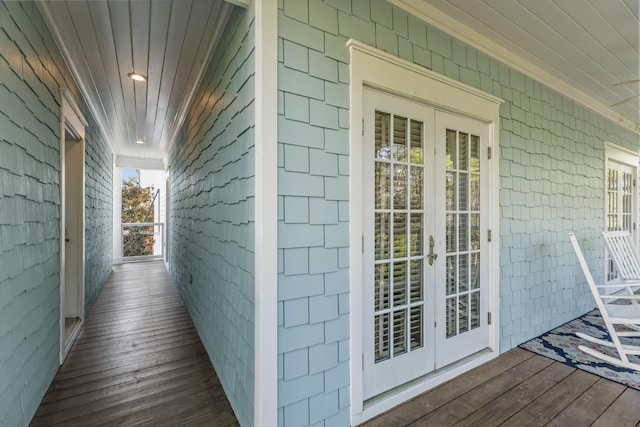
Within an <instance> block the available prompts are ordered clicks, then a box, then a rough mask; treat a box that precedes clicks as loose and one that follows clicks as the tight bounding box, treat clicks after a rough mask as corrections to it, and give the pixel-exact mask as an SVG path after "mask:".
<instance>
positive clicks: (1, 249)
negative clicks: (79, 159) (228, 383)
mask: <svg viewBox="0 0 640 427" xmlns="http://www.w3.org/2000/svg"><path fill="white" fill-rule="evenodd" d="M59 87H66V88H68V89H69V90H70V91H71V93H72V96H73V97H74V98H75V99H79V96H78V91H77V88H76V87H75V84H74V82H73V79H72V78H71V74H70V73H69V71H68V70H67V68H66V66H65V63H64V60H63V58H62V55H61V53H60V52H59V50H58V48H57V46H56V43H55V41H54V40H53V38H52V36H51V34H50V32H49V30H48V28H47V26H46V24H45V22H44V20H43V18H42V16H41V15H40V13H39V11H38V8H37V5H36V4H35V3H33V2H0V425H2V426H24V425H28V423H29V422H30V420H31V417H32V415H33V414H34V412H35V411H36V409H37V407H38V405H39V403H40V400H41V399H42V396H43V395H44V393H45V391H46V390H47V388H48V387H49V384H50V382H51V380H52V378H53V376H54V374H55V373H56V371H57V369H58V364H59V359H58V357H59V344H60V330H59V324H60V323H59V321H60V297H59V292H60V290H59V281H60V262H59V256H60V254H59V247H60V226H59V220H60V217H59V207H60V180H59V179H60V178H59V174H60V160H59V156H60V153H59V140H60V135H59V120H60V118H59V116H60V104H59V94H58V88H59ZM80 105H82V103H81V102H80ZM85 116H88V113H87V112H86V111H85ZM87 119H88V120H89V122H90V124H89V128H87V130H86V131H87V141H86V144H87V177H86V182H87V186H88V188H87V206H88V207H91V209H88V210H87V213H86V224H87V276H88V280H87V294H88V296H90V295H95V294H96V293H97V292H98V291H99V288H101V286H102V284H103V282H104V278H105V277H106V275H107V274H108V270H109V269H110V265H111V253H112V250H111V224H112V221H111V217H110V215H109V216H106V211H110V209H111V198H112V197H111V190H110V183H111V173H112V172H111V166H110V158H111V154H110V153H109V150H108V149H107V148H106V147H105V146H104V144H103V141H102V140H101V139H100V137H99V136H98V132H97V130H96V129H95V126H94V124H93V122H92V120H91V118H90V117H87ZM103 180H106V183H105V182H100V183H99V184H98V183H97V182H96V181H103ZM94 190H95V191H94ZM96 230H100V231H99V236H94V235H93V233H94V232H95V231H96ZM90 298H93V299H94V298H95V297H94V296H91V297H90ZM91 302H92V301H91V300H88V301H87V309H89V308H90V305H91Z"/></svg>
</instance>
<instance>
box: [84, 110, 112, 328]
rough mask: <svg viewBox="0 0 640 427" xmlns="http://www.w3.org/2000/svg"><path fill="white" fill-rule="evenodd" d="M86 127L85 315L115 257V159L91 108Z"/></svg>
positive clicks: (87, 114) (108, 272) (86, 116)
mask: <svg viewBox="0 0 640 427" xmlns="http://www.w3.org/2000/svg"><path fill="white" fill-rule="evenodd" d="M84 116H85V118H86V119H87V120H88V121H89V127H88V128H87V129H86V130H85V159H84V160H85V188H84V191H85V194H84V199H85V202H84V203H85V223H84V226H85V270H84V299H85V303H84V305H85V309H84V310H85V315H88V314H89V312H90V311H91V307H92V306H93V304H94V303H95V302H96V299H97V298H98V295H99V294H100V291H101V290H102V286H103V285H104V283H105V281H106V280H107V277H109V274H110V273H111V269H112V265H113V259H112V256H111V254H112V253H113V185H112V182H113V179H112V176H113V160H112V154H111V151H110V150H109V148H108V146H107V144H106V143H105V142H104V140H103V139H102V134H101V133H100V132H97V127H96V125H95V124H94V122H93V119H92V117H91V115H90V113H89V112H88V111H86V110H85V111H84Z"/></svg>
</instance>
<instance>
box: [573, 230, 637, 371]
mask: <svg viewBox="0 0 640 427" xmlns="http://www.w3.org/2000/svg"><path fill="white" fill-rule="evenodd" d="M569 240H571V244H572V245H573V249H574V251H575V252H576V256H577V257H578V261H579V262H580V267H582V272H583V273H584V276H585V278H586V279H587V283H588V284H589V288H590V289H591V293H592V294H593V298H594V299H595V301H596V305H597V307H598V309H599V310H600V314H601V316H602V320H603V321H604V324H605V326H606V327H607V332H608V333H609V336H610V337H611V341H606V340H602V339H599V338H595V337H592V336H591V335H587V334H584V333H582V332H576V335H577V336H579V337H580V338H582V339H585V340H587V341H590V342H592V343H594V344H598V345H601V346H605V347H612V348H614V349H615V350H616V351H617V352H618V355H619V356H620V357H619V358H616V357H613V356H610V355H608V354H604V353H602V352H600V351H598V350H596V349H593V348H591V347H587V346H584V345H580V346H578V348H579V349H580V350H581V351H583V352H585V353H587V354H590V355H591V356H593V357H596V358H598V359H601V360H604V361H605V362H607V363H611V364H613V365H616V366H621V367H623V368H629V369H634V370H636V371H640V363H635V362H632V361H630V360H629V356H634V355H635V356H638V355H640V346H635V345H627V344H623V343H621V342H620V338H623V337H640V305H638V304H629V302H631V301H638V300H640V295H619V294H606V293H604V291H605V290H607V288H610V287H612V286H614V287H617V288H620V285H596V283H595V282H594V280H593V276H591V272H590V271H589V267H588V266H587V262H586V261H585V259H584V255H583V254H582V250H581V249H580V245H579V244H578V241H577V240H576V236H574V234H573V233H569ZM605 301H607V302H605ZM620 302H623V303H620ZM624 302H626V304H624ZM616 325H625V326H626V327H627V328H628V329H632V331H619V330H617V329H616Z"/></svg>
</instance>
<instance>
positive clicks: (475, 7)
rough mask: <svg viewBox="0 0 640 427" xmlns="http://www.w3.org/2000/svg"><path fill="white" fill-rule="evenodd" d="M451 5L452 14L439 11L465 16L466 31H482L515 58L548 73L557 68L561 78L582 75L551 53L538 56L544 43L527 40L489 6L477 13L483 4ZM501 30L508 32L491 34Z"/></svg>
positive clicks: (579, 85) (511, 23) (535, 39)
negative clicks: (563, 74) (531, 63)
mask: <svg viewBox="0 0 640 427" xmlns="http://www.w3.org/2000/svg"><path fill="white" fill-rule="evenodd" d="M454 2H455V0H453V1H451V2H448V4H450V5H452V6H454V8H455V9H456V11H453V12H452V11H451V10H448V8H445V9H441V10H443V12H444V13H446V14H448V15H449V16H459V14H460V13H462V14H464V15H466V17H467V19H468V21H467V22H463V23H464V24H465V25H467V26H468V27H469V28H482V29H481V30H480V31H481V32H483V33H484V34H491V35H490V36H488V37H489V38H490V39H493V40H495V41H497V43H499V44H500V45H501V46H505V49H507V50H508V51H510V52H513V53H514V54H515V55H516V56H518V57H521V58H527V59H528V61H530V62H534V63H536V62H537V63H540V64H544V65H545V66H546V67H547V68H549V69H554V68H561V69H562V70H564V72H565V74H566V73H567V72H569V71H571V72H576V71H577V72H579V73H582V71H580V70H575V65H574V63H573V62H571V61H570V60H568V59H567V58H565V57H562V56H560V55H559V54H557V53H555V52H552V51H548V53H547V54H546V55H547V56H541V55H540V52H546V51H547V49H546V47H547V45H546V44H545V43H544V42H542V41H541V40H539V39H537V38H535V37H533V36H531V35H530V34H529V33H527V32H520V31H518V30H519V29H521V28H520V27H519V26H517V25H516V24H515V23H514V22H513V21H511V20H509V19H508V18H507V17H505V16H503V15H501V14H499V13H498V12H497V11H496V10H495V9H494V8H492V7H490V6H489V5H486V4H485V5H484V9H480V8H482V7H483V6H482V5H483V4H484V3H483V2H465V1H460V3H459V4H455V3H454ZM484 22H498V24H497V25H494V26H493V27H489V26H487V25H486V24H484ZM503 27H504V28H507V27H508V28H509V29H508V31H506V32H503V33H501V32H498V31H496V30H494V28H503ZM532 52H536V53H538V55H534V54H533V53H532ZM587 77H588V76H586V74H585V75H584V78H587ZM572 83H573V84H574V85H576V87H580V88H582V86H583V85H582V84H579V83H578V82H577V81H573V82H572Z"/></svg>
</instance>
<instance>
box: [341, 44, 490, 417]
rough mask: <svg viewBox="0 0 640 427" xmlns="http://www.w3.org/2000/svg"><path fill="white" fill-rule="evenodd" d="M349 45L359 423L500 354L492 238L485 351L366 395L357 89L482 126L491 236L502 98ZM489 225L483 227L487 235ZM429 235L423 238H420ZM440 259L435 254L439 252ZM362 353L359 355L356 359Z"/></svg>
mask: <svg viewBox="0 0 640 427" xmlns="http://www.w3.org/2000/svg"><path fill="white" fill-rule="evenodd" d="M347 46H348V47H349V49H350V55H351V57H350V60H351V63H350V99H351V105H350V130H349V136H350V148H351V153H350V157H349V159H350V172H351V173H350V184H349V189H350V203H349V221H350V242H351V246H350V252H349V256H350V265H351V268H350V273H349V274H350V283H351V294H350V312H351V321H350V352H351V358H350V361H351V366H350V375H351V383H350V384H351V387H350V388H351V422H352V424H358V423H361V422H363V421H365V420H367V419H369V418H371V417H373V416H375V415H377V414H379V413H381V412H383V411H385V410H387V409H390V408H391V407H393V406H395V405H397V404H399V403H401V402H403V401H406V400H408V399H410V398H412V397H414V396H416V395H417V394H419V393H421V392H424V391H426V390H428V389H430V388H432V387H434V386H436V385H438V384H440V383H442V382H444V381H446V380H448V379H451V378H453V377H455V376H457V375H460V374H462V373H464V372H466V371H467V370H469V369H471V368H473V367H475V366H478V365H480V364H482V363H484V362H486V361H488V360H490V359H492V358H494V357H496V356H497V355H498V354H499V310H498V307H499V289H498V277H499V274H498V265H499V263H498V260H499V246H498V245H497V244H496V241H497V240H498V239H497V238H494V239H493V242H488V243H487V258H488V259H487V260H486V262H487V265H488V267H487V269H486V275H487V283H488V290H487V295H486V299H487V308H488V310H489V311H491V312H492V320H493V322H492V324H491V325H490V326H489V331H488V341H489V344H488V348H489V349H488V350H487V351H485V352H482V353H480V354H477V355H475V356H474V357H473V358H472V359H464V360H462V361H460V362H458V363H456V364H455V365H452V366H448V367H446V368H444V369H440V370H437V371H435V372H433V373H431V374H427V375H425V376H423V377H422V378H420V379H418V380H415V381H413V382H410V383H409V384H407V385H404V386H401V387H398V388H396V389H393V390H391V391H390V392H387V393H384V394H382V395H379V396H377V397H375V398H372V399H368V398H367V397H365V391H364V383H365V380H364V377H365V371H364V364H365V360H364V359H365V343H364V342H363V338H364V334H363V331H364V328H365V325H364V323H365V314H364V311H365V309H364V304H363V301H364V294H365V286H364V278H363V269H362V265H363V260H364V254H363V245H362V243H361V240H362V236H363V235H364V234H365V233H364V224H363V223H362V219H363V217H364V216H363V211H364V209H365V208H364V206H365V202H364V196H363V194H362V189H363V188H364V187H363V170H364V160H363V158H362V150H363V145H364V139H365V138H364V91H365V88H366V87H370V88H374V89H377V90H380V91H383V92H386V93H390V94H395V95H397V96H399V97H400V98H403V99H406V100H413V101H417V103H419V104H423V105H428V106H430V107H431V108H434V109H438V110H441V111H445V112H449V113H454V114H457V115H462V116H467V117H471V118H474V119H476V120H477V121H480V122H482V123H484V124H485V125H486V126H487V133H488V140H487V141H486V146H487V147H491V148H492V150H493V159H494V160H493V161H492V162H490V163H489V164H488V166H487V168H485V173H486V174H487V175H486V176H487V181H486V182H485V186H486V187H487V188H489V189H490V192H489V193H488V194H487V196H488V201H487V203H486V204H485V205H484V207H483V213H484V214H486V218H487V224H488V226H489V227H490V230H491V232H492V233H493V235H494V236H499V221H498V220H499V217H498V204H497V203H498V198H497V195H498V167H497V166H498V164H497V159H498V157H499V156H498V154H499V153H498V134H497V129H498V126H497V125H498V121H499V105H500V103H501V102H502V100H500V99H498V98H496V97H494V96H492V95H489V94H486V93H484V92H481V91H479V90H477V89H475V88H471V87H469V86H466V85H464V84H461V83H459V82H456V81H454V80H452V79H449V78H447V77H444V76H442V75H439V74H437V73H433V72H431V71H429V70H426V69H424V68H422V67H420V66H417V65H415V64H412V63H410V62H407V61H404V60H402V59H399V58H397V57H394V56H392V55H389V54H387V53H385V52H382V51H380V50H378V49H375V48H372V47H370V46H367V45H365V44H362V43H360V42H357V41H354V40H349V41H348V42H347ZM488 231H489V230H483V232H484V233H488ZM427 237H428V236H427ZM440 257H444V255H443V254H440V255H439V257H438V258H440ZM361 356H362V357H361Z"/></svg>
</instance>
